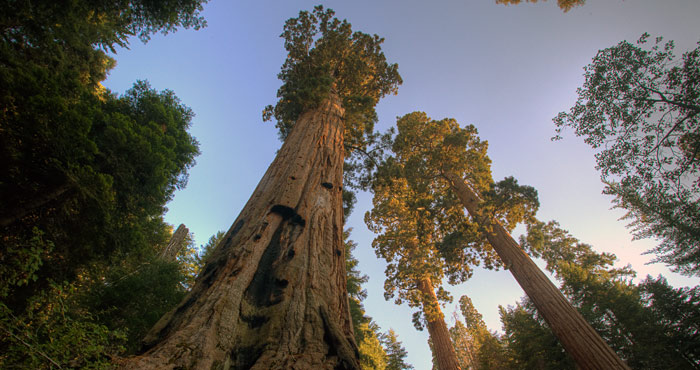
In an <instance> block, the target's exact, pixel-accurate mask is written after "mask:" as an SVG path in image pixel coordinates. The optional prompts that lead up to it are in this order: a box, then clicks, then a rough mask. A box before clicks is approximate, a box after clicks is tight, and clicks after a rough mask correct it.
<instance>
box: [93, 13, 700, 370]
mask: <svg viewBox="0 0 700 370" xmlns="http://www.w3.org/2000/svg"><path fill="white" fill-rule="evenodd" d="M318 3H322V4H324V6H326V7H328V8H332V9H334V10H335V11H336V15H337V16H338V17H339V18H346V19H347V20H348V21H349V22H350V23H351V24H352V25H353V29H355V30H360V31H363V32H366V33H370V34H374V33H376V34H378V35H380V36H381V37H384V38H385V39H386V41H385V43H384V45H383V50H384V52H385V54H386V56H387V59H388V61H389V62H392V63H398V64H399V72H400V73H401V75H402V77H403V80H404V83H403V85H402V86H401V87H400V88H399V93H398V95H396V96H390V97H387V98H384V99H383V100H382V101H381V102H380V103H379V105H378V106H377V112H378V114H379V123H378V125H377V128H378V129H379V130H381V131H384V130H386V129H387V128H388V127H391V126H395V122H396V117H397V116H402V115H404V114H406V113H409V112H412V111H416V110H420V111H424V112H426V113H427V114H428V116H430V117H432V118H435V119H441V118H445V117H452V118H455V119H456V120H457V121H458V122H460V123H461V124H462V125H464V124H474V125H475V126H476V127H477V128H478V129H479V132H480V136H481V138H482V139H485V140H488V141H489V156H490V157H491V159H492V161H493V164H492V170H493V174H494V178H495V179H496V180H499V179H502V178H503V177H505V176H511V175H512V176H514V177H515V178H516V179H518V181H519V182H520V183H521V184H527V185H532V186H534V187H535V188H536V189H537V190H538V192H539V197H540V203H541V207H540V211H539V212H538V214H537V216H538V217H539V218H540V219H541V220H543V221H549V220H557V221H558V222H559V223H560V224H561V225H562V227H563V228H565V229H567V230H569V231H570V232H571V233H572V234H573V235H574V236H575V237H577V238H579V239H580V240H582V241H583V242H586V243H589V244H591V245H593V246H594V247H595V249H596V250H598V251H601V252H602V251H606V252H613V253H615V254H617V256H618V257H619V259H620V264H621V265H624V264H627V263H631V264H632V267H633V268H634V269H635V270H636V271H637V272H638V278H644V277H645V276H646V275H647V274H651V275H654V276H656V275H658V274H660V273H661V274H663V275H664V276H666V277H668V278H669V281H670V282H671V283H672V284H673V285H675V286H681V285H690V286H694V285H697V284H699V283H700V279H697V278H687V277H683V276H679V275H677V274H673V273H670V272H669V271H668V269H667V268H666V267H664V266H662V265H659V264H652V265H647V264H645V263H646V262H648V261H649V260H650V259H651V258H652V257H653V256H650V255H641V253H642V252H644V251H645V250H647V249H650V248H651V247H653V246H654V242H653V240H643V241H634V242H632V241H631V236H630V234H629V232H628V230H627V229H626V228H625V221H620V220H618V219H619V218H620V217H621V216H622V215H623V214H624V212H622V211H621V210H611V209H610V207H611V203H610V200H611V199H610V198H609V197H607V196H604V195H602V194H601V190H602V189H603V185H602V184H601V182H600V179H599V174H598V172H597V171H596V170H595V160H594V157H593V155H594V152H593V151H592V150H591V149H590V148H589V147H588V146H587V145H585V144H583V142H582V140H581V139H580V138H576V137H574V136H573V135H572V133H571V132H566V133H565V138H564V140H562V141H557V142H552V141H551V140H550V138H551V137H552V136H553V135H554V134H555V133H554V125H553V123H552V121H551V118H552V117H554V116H555V115H556V114H557V113H558V112H560V111H563V110H568V109H569V108H570V107H571V106H572V105H573V103H574V101H575V100H576V88H577V87H579V86H580V85H581V84H582V82H583V67H584V66H585V65H587V64H588V63H589V62H590V61H591V58H592V57H593V56H594V55H595V53H596V52H597V51H598V50H600V49H603V48H606V47H610V46H613V45H615V44H617V43H618V42H620V41H622V40H628V41H630V42H634V41H635V40H637V39H638V38H639V36H640V35H641V34H642V33H644V32H648V33H650V34H651V35H652V36H654V37H655V36H664V37H665V38H666V39H672V40H675V41H676V45H677V49H676V50H677V54H679V55H680V54H681V53H682V51H685V50H688V49H689V48H693V47H694V46H695V45H696V43H697V42H698V41H699V40H700V22H698V21H697V20H698V16H699V15H700V1H698V0H667V1H656V0H624V1H622V0H588V1H587V3H586V4H585V5H584V6H582V7H578V8H574V9H572V10H571V11H569V12H568V13H563V12H562V11H561V10H560V9H559V8H558V7H557V6H556V1H554V0H550V1H548V2H538V3H536V4H520V5H517V6H516V5H514V6H503V5H497V4H495V1H494V0H461V1H457V0H453V1H443V0H437V1H418V0H401V1H399V0H374V1H370V0H356V1H322V2H321V1H319V0H316V1H283V0H276V1H238V2H234V1H225V0H210V3H209V4H206V5H205V10H204V13H203V15H204V17H205V18H206V19H207V22H208V27H207V28H205V29H202V30H200V31H192V30H180V31H177V32H176V33H173V34H169V35H167V36H160V35H157V36H155V37H153V39H152V40H151V41H150V42H149V43H148V44H146V45H143V44H141V43H140V42H139V41H137V40H133V41H132V43H131V47H130V49H129V50H118V52H117V55H116V56H115V59H116V60H117V66H116V68H115V69H114V70H113V71H112V72H111V74H110V76H109V77H108V79H107V81H106V82H105V83H104V85H105V86H107V87H108V88H110V89H111V90H113V91H115V92H118V93H123V92H124V91H125V90H126V89H128V88H129V87H131V85H132V84H133V83H134V82H135V81H136V80H137V79H146V80H149V81H150V83H151V85H152V86H153V87H154V88H156V89H158V90H163V89H171V90H173V91H175V93H176V94H177V96H178V97H179V98H180V99H181V100H182V102H183V103H184V104H185V105H188V106H189V107H191V108H192V109H193V111H194V112H195V113H196V115H197V116H196V117H195V119H194V124H193V126H192V129H191V133H192V134H193V135H194V136H195V137H197V139H198V140H199V142H200V149H201V151H202V155H200V156H199V157H198V158H197V165H196V166H195V167H194V168H192V169H191V170H190V179H189V184H188V186H187V188H186V189H184V190H182V191H178V192H177V193H176V194H175V198H174V200H173V201H172V202H171V203H169V204H168V208H169V209H170V211H169V212H168V214H167V215H166V221H168V222H169V223H172V224H174V225H175V226H177V225H178V224H180V223H184V224H185V225H187V227H189V229H190V231H192V232H193V233H194V235H195V238H196V242H197V244H198V245H201V244H204V243H206V241H207V239H208V238H209V237H210V236H211V235H212V234H214V233H216V232H217V231H219V230H227V229H228V228H229V227H230V225H231V223H232V222H233V220H234V219H235V218H236V216H237V215H238V213H239V212H240V210H241V208H242V207H243V205H244V204H245V202H246V201H247V200H248V197H249V196H250V195H251V193H252V191H253V189H254V187H255V186H256V185H257V183H258V181H259V180H260V178H261V177H262V175H263V173H264V171H265V170H266V169H267V166H268V165H269V164H270V162H271V161H272V159H273V157H274V155H275V154H276V151H277V149H278V148H279V147H280V145H281V142H280V141H279V140H278V138H277V132H276V129H275V128H274V124H271V123H269V122H268V123H263V122H262V119H261V111H262V109H263V107H264V106H265V105H267V104H274V103H275V101H276V99H275V97H276V91H277V88H278V87H279V85H280V82H279V80H278V79H277V73H278V72H279V70H280V66H281V65H282V63H283V61H284V58H285V51H284V47H283V40H282V39H281V38H279V34H280V33H281V32H282V26H283V24H284V21H285V20H286V19H288V18H290V17H295V16H296V15H297V14H298V12H299V10H310V9H312V7H313V6H314V5H316V4H318ZM370 206H371V195H369V194H359V195H358V203H357V205H356V207H355V210H354V213H353V214H352V215H351V217H350V218H349V220H348V222H347V226H348V227H352V228H353V232H352V235H351V238H352V239H353V240H355V241H356V242H357V243H358V247H357V249H356V250H355V253H354V254H355V256H356V257H357V258H358V259H359V260H360V265H359V268H360V270H361V271H362V272H363V273H364V274H367V275H369V277H370V281H369V282H368V283H367V284H365V288H366V289H367V291H368V293H369V296H368V298H367V299H366V300H365V302H364V304H365V308H366V310H367V314H368V315H370V316H372V318H373V319H374V320H375V321H376V322H377V323H378V324H379V325H380V326H381V328H382V329H383V330H385V331H386V330H388V329H389V328H390V327H391V328H394V330H396V332H397V333H398V335H399V339H400V340H401V341H402V342H403V344H404V346H405V347H406V349H407V350H408V352H409V357H408V361H409V362H411V363H412V364H413V365H414V366H415V368H416V370H422V369H430V367H431V364H430V362H431V356H430V351H429V348H428V345H427V332H425V331H424V332H418V331H416V330H415V329H414V328H413V325H412V324H411V313H412V312H413V311H412V310H411V309H410V308H409V307H407V306H405V305H404V306H396V305H394V304H393V302H387V301H385V300H384V298H383V283H384V268H385V265H386V264H385V262H384V260H381V259H378V258H377V257H375V254H374V251H373V250H372V248H371V242H372V239H373V235H372V233H370V232H369V231H368V230H367V228H366V226H365V225H364V222H363V217H364V213H365V212H366V211H368V210H369V207H370ZM450 290H451V292H452V293H453V296H454V298H455V303H453V304H448V305H447V306H446V308H445V309H444V312H445V313H446V316H447V318H448V323H451V322H453V320H452V312H453V311H455V309H456V302H457V300H458V299H459V297H460V296H461V295H462V294H467V295H469V296H470V297H471V298H472V300H473V302H474V304H475V306H476V308H477V309H478V310H479V311H480V312H481V314H482V315H483V316H484V319H485V321H486V323H487V325H488V326H489V328H490V329H492V330H500V329H501V327H500V321H499V317H498V305H504V306H506V305H512V304H514V303H515V302H516V301H517V300H519V299H520V297H522V296H523V292H522V290H521V289H520V287H519V286H518V285H517V283H516V282H515V280H514V279H513V277H512V276H511V275H510V273H509V272H508V271H497V272H494V271H484V270H478V271H477V272H476V273H475V275H474V277H473V278H472V279H470V280H469V281H468V282H466V283H464V284H462V285H460V286H457V287H452V288H451V289H450Z"/></svg>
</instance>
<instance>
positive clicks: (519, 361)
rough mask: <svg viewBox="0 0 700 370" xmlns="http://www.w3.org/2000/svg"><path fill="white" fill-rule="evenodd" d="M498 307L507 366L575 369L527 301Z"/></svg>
mask: <svg viewBox="0 0 700 370" xmlns="http://www.w3.org/2000/svg"><path fill="white" fill-rule="evenodd" d="M499 309H500V313H501V323H502V324H503V331H504V333H505V334H504V337H503V340H504V343H505V345H506V356H507V359H508V367H509V368H512V369H523V370H524V369H533V370H534V369H551V370H560V369H561V370H563V369H575V366H574V362H573V360H572V359H571V357H569V356H568V355H567V354H566V352H564V348H563V347H562V346H561V344H559V341H558V340H557V338H556V337H555V336H554V334H553V333H552V331H551V330H550V329H549V327H548V326H547V325H546V324H545V323H544V322H543V321H542V320H541V319H540V318H539V317H537V316H535V314H534V312H535V308H534V307H532V304H531V303H529V302H527V301H526V303H525V304H524V305H521V304H517V305H516V306H515V307H508V308H503V307H499Z"/></svg>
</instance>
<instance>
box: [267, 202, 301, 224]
mask: <svg viewBox="0 0 700 370" xmlns="http://www.w3.org/2000/svg"><path fill="white" fill-rule="evenodd" d="M270 213H277V214H278V215H280V216H282V218H283V219H284V220H285V221H289V222H290V223H291V224H293V225H300V226H302V227H303V226H305V225H306V220H304V218H302V217H301V216H300V215H299V214H298V213H297V211H296V210H294V208H292V207H288V206H284V205H281V204H275V205H274V206H272V209H270Z"/></svg>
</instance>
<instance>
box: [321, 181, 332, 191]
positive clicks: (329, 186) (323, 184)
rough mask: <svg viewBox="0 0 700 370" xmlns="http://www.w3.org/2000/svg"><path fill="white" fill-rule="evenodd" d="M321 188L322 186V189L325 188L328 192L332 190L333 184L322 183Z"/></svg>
mask: <svg viewBox="0 0 700 370" xmlns="http://www.w3.org/2000/svg"><path fill="white" fill-rule="evenodd" d="M321 186H323V187H324V188H326V189H328V190H330V189H333V184H331V183H330V182H322V183H321Z"/></svg>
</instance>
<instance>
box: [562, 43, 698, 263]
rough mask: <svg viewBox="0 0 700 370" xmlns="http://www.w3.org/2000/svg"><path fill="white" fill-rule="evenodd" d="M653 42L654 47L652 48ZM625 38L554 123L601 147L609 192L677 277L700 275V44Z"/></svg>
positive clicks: (599, 59) (603, 54) (603, 55)
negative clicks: (680, 49)
mask: <svg viewBox="0 0 700 370" xmlns="http://www.w3.org/2000/svg"><path fill="white" fill-rule="evenodd" d="M649 44H651V45H649ZM674 48H675V45H674V43H673V41H667V42H664V41H663V39H662V38H661V37H657V38H656V39H655V40H651V41H650V40H649V35H648V34H644V35H642V37H641V38H640V39H639V40H638V41H637V43H636V45H635V44H632V43H629V42H627V41H622V42H620V43H619V44H617V45H616V46H613V47H610V48H607V49H603V50H600V51H599V52H598V54H597V55H596V56H595V57H594V58H593V61H592V62H591V63H590V64H589V65H588V66H586V67H585V68H584V71H585V75H584V77H585V81H584V83H583V86H582V87H581V88H579V89H578V90H577V93H578V100H577V101H576V103H575V105H574V106H573V107H572V108H571V110H570V111H569V112H561V113H559V114H558V115H557V116H556V117H555V118H554V123H555V124H556V127H557V134H558V135H557V136H556V137H555V139H557V138H561V135H562V134H563V132H564V130H565V129H569V128H570V129H573V130H574V133H575V134H576V136H581V137H583V140H584V142H585V143H587V144H589V145H590V146H591V147H592V148H595V149H597V153H596V155H595V157H596V161H597V168H598V170H600V174H601V179H602V181H603V182H604V183H605V185H606V186H605V189H604V193H606V194H610V195H613V196H614V197H615V200H614V202H615V206H616V207H618V208H621V209H624V210H626V211H627V214H626V218H627V219H629V220H630V221H631V223H630V225H629V226H630V227H631V228H632V230H633V232H634V234H635V237H636V238H655V239H657V240H658V241H659V244H658V246H656V247H655V248H653V249H652V250H651V251H649V252H651V253H654V254H656V259H655V261H660V262H664V263H666V264H668V265H670V266H672V267H674V268H675V269H677V271H678V272H681V273H685V274H693V275H698V274H700V87H699V86H700V47H696V48H695V49H693V50H690V51H687V52H685V53H683V55H682V56H681V57H677V56H676V55H675V54H674Z"/></svg>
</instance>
